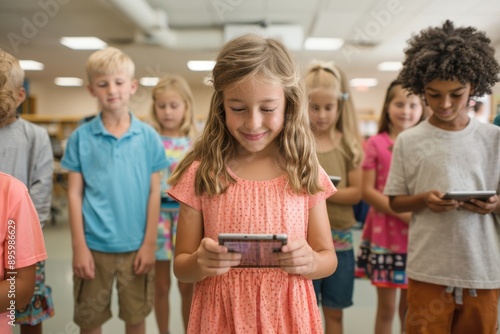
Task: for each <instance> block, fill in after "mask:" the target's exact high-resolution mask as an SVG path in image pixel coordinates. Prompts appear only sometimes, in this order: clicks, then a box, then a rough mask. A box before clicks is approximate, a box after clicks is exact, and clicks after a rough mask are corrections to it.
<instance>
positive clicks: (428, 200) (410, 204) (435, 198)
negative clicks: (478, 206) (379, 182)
mask: <svg viewBox="0 0 500 334" xmlns="http://www.w3.org/2000/svg"><path fill="white" fill-rule="evenodd" d="M443 195H444V194H443V193H442V192H440V191H438V190H430V191H427V192H423V193H420V194H416V195H397V196H389V202H390V204H391V208H392V209H393V210H394V211H395V212H408V211H411V212H415V211H420V210H422V209H425V208H429V209H430V210H431V211H432V212H435V213H439V212H447V211H451V210H455V209H456V208H458V201H456V200H453V199H441V197H443Z"/></svg>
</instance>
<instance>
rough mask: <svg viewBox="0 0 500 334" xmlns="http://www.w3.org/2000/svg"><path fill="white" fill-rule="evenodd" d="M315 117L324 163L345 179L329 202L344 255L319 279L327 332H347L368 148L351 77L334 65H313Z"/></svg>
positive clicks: (309, 80) (309, 82) (309, 79)
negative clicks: (345, 312)
mask: <svg viewBox="0 0 500 334" xmlns="http://www.w3.org/2000/svg"><path fill="white" fill-rule="evenodd" d="M305 82H306V88H307V91H308V94H309V104H310V105H309V117H310V121H311V127H312V129H313V133H314V135H315V138H316V144H317V152H316V154H317V156H318V160H319V163H320V165H321V166H322V167H323V168H324V169H325V171H326V172H327V173H328V174H329V175H332V176H339V177H341V181H340V183H339V184H338V185H337V190H338V191H337V192H336V193H335V194H334V195H333V196H331V197H329V198H328V199H327V209H328V217H329V219H330V228H331V234H332V238H333V242H334V244H335V250H336V252H337V257H338V263H339V264H338V268H337V270H336V271H335V273H333V275H331V276H329V277H326V278H323V279H320V280H315V281H314V288H315V292H316V296H317V299H318V302H319V303H321V305H322V308H323V313H324V316H325V322H326V333H342V328H343V324H342V315H343V311H342V310H343V309H344V308H347V307H349V306H351V305H352V304H353V301H352V296H353V291H354V267H355V266H354V264H355V261H354V251H353V243H352V232H351V228H352V227H353V226H354V225H355V224H356V219H355V217H354V212H353V205H354V204H356V203H358V202H359V201H360V200H361V162H362V158H363V148H362V146H361V138H360V136H359V131H358V122H357V118H356V112H355V110H354V106H353V102H352V96H351V94H350V91H349V86H348V82H347V80H346V77H345V75H344V74H343V73H342V72H341V71H340V69H339V68H337V67H335V66H334V65H333V63H320V62H313V63H312V64H311V65H310V67H309V70H308V72H307V74H306V75H305Z"/></svg>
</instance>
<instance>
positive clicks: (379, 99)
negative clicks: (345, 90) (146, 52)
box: [30, 80, 500, 133]
mask: <svg viewBox="0 0 500 334" xmlns="http://www.w3.org/2000/svg"><path fill="white" fill-rule="evenodd" d="M388 84H389V83H388V82H387V83H385V82H381V83H380V84H379V85H378V86H376V87H373V88H370V89H368V90H366V91H356V90H354V89H353V90H352V92H351V93H352V96H353V99H354V104H355V107H356V109H357V111H358V112H360V113H367V112H372V113H373V114H374V116H373V117H374V118H375V119H374V120H373V121H372V122H371V124H364V123H367V122H360V128H361V131H362V132H363V133H365V132H373V126H374V124H376V120H377V118H378V115H379V113H380V110H381V108H382V103H383V98H384V94H385V90H386V87H387V85H388ZM191 88H192V90H193V94H194V96H195V103H196V112H195V115H196V116H197V117H196V118H197V119H198V120H200V119H204V118H205V116H206V115H207V113H208V109H209V105H210V98H211V96H212V88H211V87H209V86H203V85H200V86H193V87H191ZM30 90H31V92H30V93H31V96H34V97H35V98H36V107H35V108H36V109H35V110H36V113H37V114H39V115H58V116H59V115H75V116H81V117H85V116H88V115H91V114H95V113H97V112H98V111H99V107H98V105H97V103H96V100H95V98H93V97H92V96H91V95H90V94H89V93H88V91H87V90H86V88H85V87H59V86H56V85H54V84H46V83H41V82H37V81H36V80H32V81H30ZM494 95H496V96H499V95H500V85H496V86H495V87H494ZM494 103H496V102H494ZM150 108H151V88H150V87H142V86H139V89H138V90H137V93H136V94H135V96H134V97H133V98H132V99H131V101H130V109H131V110H132V111H133V112H134V113H135V114H136V115H137V116H145V117H146V116H148V114H149V111H150ZM492 108H493V106H492Z"/></svg>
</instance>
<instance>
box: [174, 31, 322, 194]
mask: <svg viewBox="0 0 500 334" xmlns="http://www.w3.org/2000/svg"><path fill="white" fill-rule="evenodd" d="M256 76H259V78H264V80H268V81H269V82H271V83H276V84H279V85H281V86H282V87H283V90H284V94H285V101H286V107H285V120H284V126H283V129H282V131H281V133H280V134H279V135H278V137H277V138H276V141H277V146H278V150H279V152H280V156H279V157H277V164H278V165H279V166H280V168H282V169H283V171H284V172H285V173H286V174H287V176H288V180H289V184H290V186H291V189H293V191H295V192H297V193H299V192H302V191H307V192H308V193H310V194H314V193H316V192H318V191H320V190H321V185H320V183H319V176H318V170H319V164H318V161H317V158H316V154H315V148H316V146H315V140H314V136H313V134H312V132H311V130H310V127H309V119H308V114H307V97H306V95H305V90H304V87H303V83H302V81H301V78H300V73H299V71H298V66H297V64H296V62H295V60H294V59H293V57H292V55H291V53H290V52H289V51H288V50H287V49H286V48H285V47H284V46H283V44H282V43H281V42H279V41H277V40H274V39H266V38H262V37H259V36H256V35H252V34H248V35H244V36H241V37H237V38H235V39H233V40H232V41H230V42H228V43H227V44H226V45H225V46H224V47H223V48H222V49H221V50H220V52H219V54H218V57H217V62H216V65H215V67H214V69H213V77H212V83H213V87H214V89H215V92H214V93H213V95H212V100H211V103H210V111H209V114H208V120H207V123H206V126H205V129H204V131H203V134H202V136H201V137H200V138H199V139H198V140H197V141H196V143H195V145H194V148H193V150H192V151H191V152H190V153H188V154H187V155H186V157H185V158H184V159H183V161H182V162H181V163H180V164H179V165H178V167H177V168H176V170H175V172H174V174H173V175H172V176H171V178H170V179H169V183H170V184H172V185H174V184H176V183H177V182H179V180H180V179H181V176H182V175H183V174H184V173H185V172H186V170H187V169H188V168H189V166H190V165H191V164H192V163H193V161H196V160H199V161H200V165H199V168H198V170H197V172H196V179H195V191H196V194H198V195H200V194H203V193H206V194H207V195H209V196H210V195H217V194H221V193H223V192H224V191H225V190H226V189H227V187H228V186H229V184H231V183H234V182H236V180H235V179H234V178H233V177H232V176H231V175H230V174H229V173H228V171H227V163H228V161H229V160H230V159H231V158H233V157H234V156H235V155H236V151H237V148H238V142H237V141H236V139H235V138H234V137H233V136H232V135H231V134H230V132H229V130H228V129H227V127H226V119H225V110H224V105H223V102H224V91H226V90H227V89H229V88H231V87H234V85H237V84H238V83H240V82H241V81H242V80H245V79H248V78H254V77H256Z"/></svg>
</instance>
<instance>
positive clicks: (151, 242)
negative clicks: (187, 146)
mask: <svg viewBox="0 0 500 334" xmlns="http://www.w3.org/2000/svg"><path fill="white" fill-rule="evenodd" d="M160 197H161V195H160V173H159V172H156V173H153V174H151V184H150V191H149V200H148V212H147V221H146V232H145V235H144V241H143V243H142V245H141V248H139V252H138V253H137V257H136V258H135V260H134V272H135V273H136V274H137V275H143V274H147V273H148V272H150V271H151V270H152V269H153V267H154V265H155V261H156V260H155V249H156V238H157V236H158V217H159V216H160Z"/></svg>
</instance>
